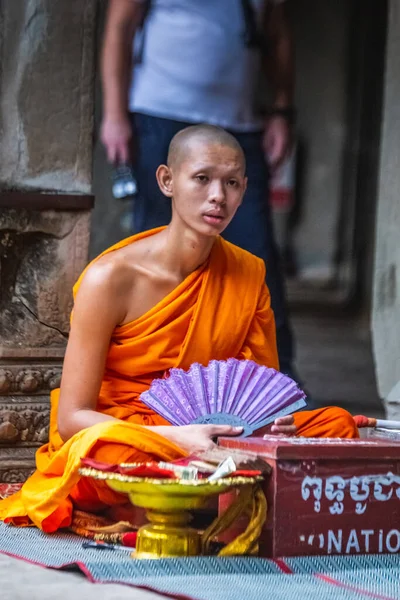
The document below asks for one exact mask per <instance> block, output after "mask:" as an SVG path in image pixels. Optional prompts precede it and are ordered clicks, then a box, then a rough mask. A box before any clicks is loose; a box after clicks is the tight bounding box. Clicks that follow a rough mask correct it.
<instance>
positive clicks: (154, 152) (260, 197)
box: [132, 113, 293, 375]
mask: <svg viewBox="0 0 400 600" xmlns="http://www.w3.org/2000/svg"><path fill="white" fill-rule="evenodd" d="M132 119H133V125H134V128H135V131H136V140H137V147H136V163H135V165H134V169H135V174H136V177H137V181H138V187H139V195H138V197H137V198H136V199H135V213H134V229H135V232H136V233H139V232H141V231H145V230H146V229H152V228H153V227H159V226H161V225H166V224H167V223H169V221H170V219H171V203H170V201H169V200H168V198H166V197H165V196H164V195H163V194H162V193H161V191H160V189H159V187H158V184H157V181H156V178H155V172H156V170H157V167H158V166H159V165H160V164H162V163H166V160H167V154H168V146H169V144H170V142H171V139H172V138H173V136H174V135H175V134H176V133H178V131H180V130H181V129H184V128H185V127H187V126H188V125H191V123H182V122H181V121H172V120H170V119H162V118H159V117H152V116H148V115H144V114H138V113H135V114H133V115H132ZM231 133H232V134H233V135H234V136H235V138H236V139H237V140H238V142H239V144H240V145H241V146H242V148H243V150H244V153H245V156H246V162H247V176H248V180H249V181H248V187H247V191H246V194H245V197H244V199H243V203H242V205H241V206H240V208H239V210H238V211H237V213H236V215H235V217H234V218H233V220H232V221H231V223H230V224H229V225H228V227H227V229H226V230H225V231H224V233H223V237H225V238H226V239H227V240H228V241H230V242H232V243H233V244H236V245H237V246H240V247H241V248H244V249H245V250H248V251H249V252H251V253H253V254H255V255H256V256H259V257H260V258H262V259H263V260H264V261H265V263H266V265H267V285H268V287H269V290H270V294H271V303H272V308H273V310H274V314H275V323H276V334H277V344H278V353H279V361H280V368H281V371H283V372H284V373H288V374H289V375H291V374H293V371H292V361H293V336H292V332H291V329H290V324H289V315H288V310H287V304H286V299H285V291H284V282H283V275H282V271H281V268H280V262H279V253H278V249H277V246H276V243H275V240H274V234H273V227H272V220H271V211H270V206H269V202H268V168H267V165H266V163H265V159H264V153H263V150H262V145H261V133H234V132H231Z"/></svg>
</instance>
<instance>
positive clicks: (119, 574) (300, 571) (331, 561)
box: [0, 523, 400, 600]
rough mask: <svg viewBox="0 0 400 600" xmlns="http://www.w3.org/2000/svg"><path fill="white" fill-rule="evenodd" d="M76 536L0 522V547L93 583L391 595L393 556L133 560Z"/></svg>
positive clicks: (260, 595) (399, 594)
mask: <svg viewBox="0 0 400 600" xmlns="http://www.w3.org/2000/svg"><path fill="white" fill-rule="evenodd" d="M82 542H83V539H82V538H80V537H78V536H75V535H71V534H63V533H57V534H53V535H46V534H44V533H42V532H41V531H39V530H38V529H36V528H23V529H20V528H16V527H12V526H9V525H5V524H4V523H0V552H2V553H4V554H8V555H10V556H15V557H18V558H21V559H24V560H27V561H29V562H34V563H36V564H40V565H42V566H46V567H52V568H58V569H60V568H72V567H75V568H79V569H80V570H81V571H82V572H83V573H85V575H86V576H87V577H88V578H89V579H90V580H91V581H93V582H99V583H100V582H101V583H110V582H113V583H124V584H129V585H133V586H140V587H145V588H149V589H152V590H154V591H158V592H161V593H165V594H168V595H171V596H172V597H186V598H195V599H198V600H226V598H227V596H229V598H230V599H231V600H236V599H237V600H239V599H240V600H243V598H246V600H258V599H260V600H261V599H265V597H266V590H268V597H269V598H271V599H278V600H280V599H282V600H291V599H293V600H299V598H307V600H321V599H323V600H345V599H346V600H362V599H366V598H375V599H376V600H394V599H398V598H400V577H399V575H400V557H398V556H370V557H365V556H361V557H356V556H351V557H342V556H339V557H310V558H291V559H279V560H267V559H259V558H250V557H236V558H215V557H196V558H182V559H163V560H135V559H132V558H130V556H129V555H126V554H125V553H123V552H120V551H118V550H97V549H92V548H90V549H84V548H83V547H82Z"/></svg>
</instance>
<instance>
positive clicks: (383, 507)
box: [219, 436, 400, 558]
mask: <svg viewBox="0 0 400 600" xmlns="http://www.w3.org/2000/svg"><path fill="white" fill-rule="evenodd" d="M219 444H220V446H222V447H224V448H232V449H235V450H241V451H242V452H246V453H254V454H257V455H258V456H259V457H261V458H263V459H264V460H266V461H267V462H268V463H269V464H270V465H271V466H272V473H271V475H270V477H269V479H268V480H267V481H266V482H265V488H264V491H265V494H266V497H267V502H268V518H267V522H266V524H265V526H264V530H263V534H262V538H261V540H260V555H261V556H265V557H273V558H276V557H279V556H302V555H318V554H319V555H323V554H325V555H327V554H332V555H333V554H388V553H391V554H393V553H397V552H400V442H395V441H391V440H384V439H368V438H367V439H361V440H340V439H326V438H325V439H315V438H311V439H310V438H308V439H307V438H278V437H274V436H268V437H267V438H266V439H263V438H242V439H240V438H236V439H232V438H221V439H220V440H219ZM231 501H232V495H228V494H225V495H224V496H222V497H221V498H220V509H221V510H225V508H226V506H227V505H228V504H229V503H230V502H231ZM246 522H247V520H246V519H242V520H241V522H237V523H236V524H235V528H232V529H231V530H230V531H229V532H228V534H227V535H225V536H224V539H225V540H226V541H227V540H228V539H232V538H233V537H235V536H236V535H237V534H238V532H239V531H240V530H243V529H244V527H245V525H246Z"/></svg>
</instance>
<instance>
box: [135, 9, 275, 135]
mask: <svg viewBox="0 0 400 600" xmlns="http://www.w3.org/2000/svg"><path fill="white" fill-rule="evenodd" d="M133 1H140V0H133ZM265 1H273V2H274V3H279V2H282V1H284V0H252V3H253V6H254V8H255V10H256V14H257V15H258V16H260V14H261V11H262V7H263V5H264V2H265ZM244 29H245V23H244V18H243V9H242V4H241V0H152V1H151V8H150V11H149V13H148V15H147V17H146V21H145V24H144V28H143V30H142V31H141V32H139V33H138V35H137V36H136V37H135V49H134V55H135V54H137V52H138V48H139V47H140V60H139V61H138V62H135V63H134V70H133V80H132V85H131V89H130V99H129V108H130V110H131V111H132V112H140V113H145V114H148V115H153V116H158V117H164V118H169V119H173V120H177V121H186V122H190V123H196V122H197V123H198V122H205V123H210V124H213V125H219V126H221V127H224V128H226V129H231V130H233V131H257V130H260V129H261V127H262V123H261V121H260V120H259V118H257V116H256V114H255V111H254V101H255V94H256V88H257V85H258V78H259V74H260V55H259V52H258V51H257V50H251V49H248V48H246V47H245V44H244V41H243V33H244Z"/></svg>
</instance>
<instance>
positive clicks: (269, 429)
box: [253, 415, 297, 437]
mask: <svg viewBox="0 0 400 600" xmlns="http://www.w3.org/2000/svg"><path fill="white" fill-rule="evenodd" d="M296 433H297V427H296V425H295V424H294V417H293V415H287V416H286V417H279V419H276V420H275V421H274V423H273V424H272V425H267V426H266V427H262V428H261V429H258V430H257V431H256V432H255V433H254V434H253V435H255V436H256V437H262V436H263V435H271V434H272V435H284V436H290V435H296Z"/></svg>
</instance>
